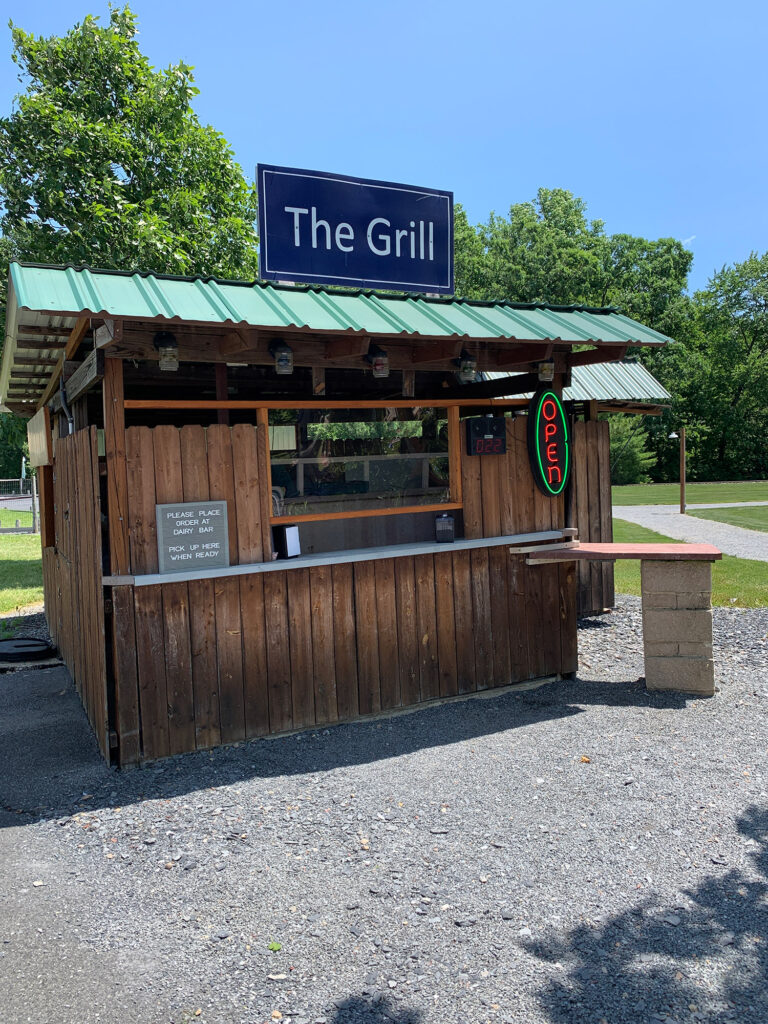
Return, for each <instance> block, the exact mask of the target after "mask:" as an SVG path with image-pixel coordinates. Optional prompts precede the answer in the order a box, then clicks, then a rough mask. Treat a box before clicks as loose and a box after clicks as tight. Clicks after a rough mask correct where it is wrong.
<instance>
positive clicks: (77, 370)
mask: <svg viewBox="0 0 768 1024" xmlns="http://www.w3.org/2000/svg"><path fill="white" fill-rule="evenodd" d="M68 368H69V372H67V370H68ZM63 376H64V377H65V378H66V384H65V386H64V392H65V394H66V396H67V405H72V403H73V402H76V401H77V400H78V398H80V397H81V396H82V395H84V394H85V393H86V392H88V391H90V390H91V388H93V387H95V386H96V384H98V383H99V381H100V380H101V379H102V378H103V376H104V351H103V349H96V348H95V349H93V351H92V352H89V353H88V355H87V356H86V358H85V359H84V360H83V361H82V363H65V364H64V370H63ZM51 406H52V408H53V410H54V412H57V411H58V409H59V408H60V406H61V398H60V396H59V393H58V392H56V394H54V395H53V396H52V397H51Z"/></svg>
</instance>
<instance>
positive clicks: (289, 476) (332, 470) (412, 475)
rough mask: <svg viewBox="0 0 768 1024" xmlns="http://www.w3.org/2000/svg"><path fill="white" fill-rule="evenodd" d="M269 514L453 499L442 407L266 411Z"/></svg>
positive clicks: (353, 509) (318, 512)
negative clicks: (271, 512)
mask: <svg viewBox="0 0 768 1024" xmlns="http://www.w3.org/2000/svg"><path fill="white" fill-rule="evenodd" d="M269 434H270V451H271V464H272V511H273V515H281V516H291V515H323V514H327V513H334V512H350V513H354V512H358V511H367V510H370V509H381V510H382V511H385V510H386V509H387V508H403V507H411V506H413V507H417V506H420V505H435V504H442V503H443V502H447V501H449V500H450V497H449V489H448V429H447V419H446V414H445V410H444V409H418V408H414V409H370V410H359V409H356V410H337V409H329V410H317V409H309V410H298V411H284V410H270V413H269Z"/></svg>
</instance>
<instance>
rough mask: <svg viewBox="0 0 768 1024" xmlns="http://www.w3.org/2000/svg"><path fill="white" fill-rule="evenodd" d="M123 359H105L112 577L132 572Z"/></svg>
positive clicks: (105, 446) (108, 503)
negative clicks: (129, 540)
mask: <svg viewBox="0 0 768 1024" xmlns="http://www.w3.org/2000/svg"><path fill="white" fill-rule="evenodd" d="M123 402H124V392H123V362H122V360H121V359H106V360H105V361H104V448H105V452H106V456H107V515H108V530H109V563H110V570H109V571H110V572H111V573H112V575H113V576H127V575H128V573H129V572H130V571H131V566H130V555H129V547H128V474H127V469H126V461H125V408H124V405H123Z"/></svg>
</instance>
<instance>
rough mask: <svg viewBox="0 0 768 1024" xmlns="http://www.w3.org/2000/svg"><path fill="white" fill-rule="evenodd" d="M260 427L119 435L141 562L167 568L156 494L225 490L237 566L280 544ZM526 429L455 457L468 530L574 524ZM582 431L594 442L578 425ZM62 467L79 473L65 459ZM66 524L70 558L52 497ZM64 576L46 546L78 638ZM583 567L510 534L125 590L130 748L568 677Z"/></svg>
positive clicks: (125, 719) (259, 730) (150, 752)
mask: <svg viewBox="0 0 768 1024" xmlns="http://www.w3.org/2000/svg"><path fill="white" fill-rule="evenodd" d="M580 426H583V424H582V425H580ZM597 426H598V430H599V429H600V428H601V427H602V424H599V425H597ZM259 431H263V426H262V427H259V428H254V427H252V426H248V425H244V424H238V425H237V426H235V427H233V428H231V429H230V428H229V427H228V426H226V425H222V424H218V425H213V426H211V427H209V428H208V429H207V430H206V429H204V428H202V427H199V426H187V427H183V428H181V429H180V430H179V429H177V428H175V427H168V426H162V427H156V428H154V429H149V428H147V427H131V428H129V429H128V430H127V431H126V452H127V467H126V468H127V483H128V488H127V491H128V523H127V527H128V529H127V537H128V547H129V557H130V569H131V571H132V572H134V573H137V574H140V573H147V572H153V571H156V570H157V541H156V536H155V503H156V502H173V501H193V500H203V499H210V500H217V499H223V500H226V501H227V506H228V510H229V529H230V560H231V562H232V563H233V564H247V563H250V562H253V561H259V560H261V559H262V558H264V557H269V553H270V543H269V528H268V523H265V520H266V517H267V516H268V512H269V508H268V504H267V503H266V502H265V501H264V493H265V492H264V488H263V486H262V484H263V477H264V473H265V466H264V458H263V453H262V451H261V449H262V447H263V440H262V439H261V438H260V436H259ZM525 431H526V421H525V419H523V418H517V419H509V420H508V423H507V441H508V451H507V453H506V455H500V456H484V457H482V458H471V457H470V458H468V457H466V456H464V455H462V458H461V486H462V490H463V495H464V501H465V511H464V522H465V534H466V536H468V537H478V538H481V537H494V536H498V535H500V534H503V533H517V532H526V531H531V530H534V529H549V528H550V527H553V526H555V527H559V526H562V525H564V516H565V507H564V502H563V501H562V499H557V500H551V499H547V498H545V497H544V496H543V495H541V494H539V493H538V492H537V491H536V489H535V487H534V484H533V479H532V477H531V474H530V471H529V468H528V457H527V448H526V432H525ZM581 433H582V435H583V432H581ZM576 439H577V443H581V444H582V445H584V444H585V442H586V438H585V436H581V437H579V432H578V431H577V434H576ZM65 444H66V441H65ZM593 444H594V442H593ZM595 451H598V449H597V448H595ZM596 465H597V473H598V474H599V472H600V463H599V460H597V461H596ZM59 469H60V470H62V471H63V472H64V473H66V472H67V471H68V470H69V464H68V463H67V461H66V459H64V460H63V461H62V464H61V465H60V466H59V467H57V472H58V471H59ZM86 504H87V502H84V505H83V507H85V505H86ZM56 524H57V536H58V535H59V531H61V537H62V543H63V551H64V552H65V553H66V552H68V551H69V550H71V541H70V540H69V535H68V533H67V531H68V530H70V529H71V527H70V524H69V520H68V518H66V517H62V516H61V514H60V512H59V510H58V508H57V510H56ZM70 572H71V570H70V560H69V559H67V558H65V559H63V560H60V561H58V562H57V560H56V559H55V558H52V557H50V555H45V556H44V574H45V579H46V592H47V593H48V592H49V591H50V593H51V595H52V599H51V602H50V608H49V615H50V616H51V618H52V619H53V620H54V626H55V627H56V628H58V630H59V632H60V633H61V635H64V634H66V635H67V636H70V637H71V636H72V635H73V633H72V626H71V624H70V623H65V621H64V620H65V618H66V616H67V615H69V614H72V608H71V604H70V603H69V602H62V601H60V600H58V599H57V595H60V594H61V592H62V582H61V580H62V578H64V577H66V576H67V574H68V573H70ZM57 573H58V577H57ZM576 579H577V575H576V569H575V567H574V566H573V565H567V566H557V565H553V566H536V567H532V566H526V565H525V559H524V556H520V555H510V553H509V552H508V550H507V549H506V548H505V547H495V548H480V549H477V550H472V551H457V550H453V549H452V548H451V547H450V545H446V548H445V550H444V551H440V552H438V553H436V554H427V555H418V556H416V557H406V558H397V559H387V558H382V559H377V560H374V561H370V562H358V563H353V564H339V565H334V566H332V567H331V566H320V567H313V568H311V569H299V568H297V569H286V570H285V571H277V572H270V573H266V574H263V575H261V574H254V575H248V576H242V577H239V578H234V577H233V578H222V579H216V580H212V581H196V582H190V583H165V584H161V585H158V586H156V587H139V588H134V587H115V588H114V590H113V592H114V595H115V600H114V627H113V629H114V635H115V641H116V644H117V646H118V647H119V650H117V649H116V651H115V657H114V675H115V691H116V695H117V697H116V702H117V709H118V712H117V724H116V728H117V729H118V731H119V732H120V737H119V741H120V748H119V749H120V761H121V763H122V764H128V763H132V762H135V761H143V760H149V759H152V758H155V757H161V756H164V755H166V754H168V753H173V752H174V751H177V750H182V749H186V750H192V749H195V748H198V749H199V748H204V747H209V746H213V745H215V744H217V743H220V742H232V741H234V740H238V739H242V738H245V737H251V736H259V735H264V734H267V733H277V732H283V731H286V730H290V729H300V728H306V727H312V726H315V725H324V724H326V723H329V722H335V721H344V720H350V719H354V718H356V717H357V716H358V715H365V714H372V713H376V712H378V711H380V710H382V709H388V708H395V707H400V706H408V705H413V704H417V703H419V702H421V701H428V700H432V699H435V698H438V697H449V696H452V695H454V694H459V693H471V692H473V691H476V690H483V689H487V688H490V687H498V686H505V685H507V684H509V683H512V682H519V681H522V680H525V679H529V678H535V677H537V676H541V675H547V674H552V673H556V672H571V671H573V670H574V669H575V667H576V661H575V658H576V646H575V644H576V604H575V601H576ZM590 579H591V577H590ZM67 585H68V584H67ZM118 595H119V596H118ZM92 603H93V602H92ZM75 607H76V609H79V608H80V604H77V605H76V606H75ZM88 614H91V612H90V611H89V612H88ZM123 730H125V733H124V734H123Z"/></svg>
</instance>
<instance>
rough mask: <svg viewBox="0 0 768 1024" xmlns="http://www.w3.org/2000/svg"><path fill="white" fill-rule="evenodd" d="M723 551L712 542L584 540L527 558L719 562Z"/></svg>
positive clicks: (529, 559) (532, 553) (542, 551)
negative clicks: (615, 542)
mask: <svg viewBox="0 0 768 1024" xmlns="http://www.w3.org/2000/svg"><path fill="white" fill-rule="evenodd" d="M722 557H723V553H722V551H720V550H719V549H718V548H716V547H715V546H714V545H713V544H592V543H589V542H586V543H585V542H582V543H580V544H579V546H578V547H574V548H561V549H559V550H558V548H557V547H555V546H552V547H542V548H541V550H540V551H530V552H528V561H529V562H532V561H539V560H548V561H552V560H553V559H558V560H559V561H563V562H572V561H577V560H589V561H596V562H597V561H602V562H612V561H614V560H615V559H618V558H640V559H642V560H643V561H658V562H716V561H717V560H718V559H720V558H722Z"/></svg>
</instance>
